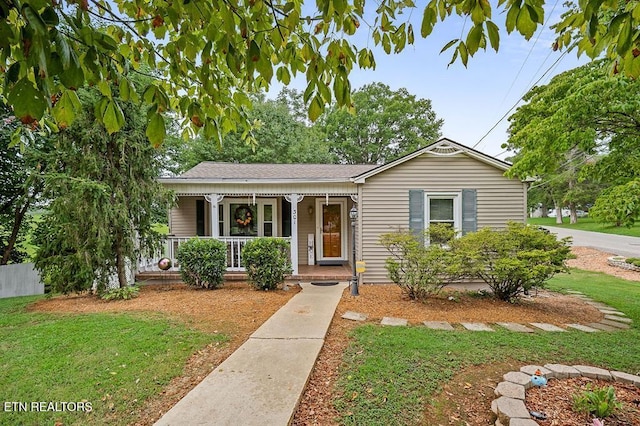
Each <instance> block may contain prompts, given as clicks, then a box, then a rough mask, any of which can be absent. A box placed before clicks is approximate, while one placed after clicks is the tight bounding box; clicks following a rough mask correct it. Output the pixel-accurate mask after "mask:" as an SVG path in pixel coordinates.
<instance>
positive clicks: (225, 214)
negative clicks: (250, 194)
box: [218, 197, 280, 237]
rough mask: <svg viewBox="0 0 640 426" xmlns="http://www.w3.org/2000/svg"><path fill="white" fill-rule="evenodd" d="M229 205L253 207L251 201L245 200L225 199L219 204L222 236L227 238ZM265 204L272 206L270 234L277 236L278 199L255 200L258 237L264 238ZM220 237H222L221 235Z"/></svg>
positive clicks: (229, 229) (229, 225)
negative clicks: (222, 223) (222, 228)
mask: <svg viewBox="0 0 640 426" xmlns="http://www.w3.org/2000/svg"><path fill="white" fill-rule="evenodd" d="M231 204H248V205H254V204H253V202H252V201H251V200H247V199H246V198H226V197H225V199H224V200H223V201H222V202H221V203H220V205H219V207H218V208H222V218H223V221H224V236H225V237H228V236H229V234H230V233H231V211H230V208H231ZM265 204H271V205H272V206H273V211H272V212H271V214H272V220H271V223H272V224H273V229H272V233H273V236H274V237H277V236H279V235H280V234H279V227H278V218H279V216H278V213H279V208H278V199H277V198H257V199H256V202H255V205H256V206H258V237H264V206H265ZM221 236H222V235H221Z"/></svg>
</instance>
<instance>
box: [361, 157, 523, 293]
mask: <svg viewBox="0 0 640 426" xmlns="http://www.w3.org/2000/svg"><path fill="white" fill-rule="evenodd" d="M502 173H503V172H502V171H501V170H499V169H497V168H494V167H492V166H490V165H488V164H485V163H483V162H481V161H477V160H475V159H473V158H470V157H467V156H466V155H464V154H458V155H455V156H451V157H437V156H433V155H430V154H423V155H421V156H419V157H416V158H414V159H412V160H409V161H407V162H405V163H402V164H399V165H397V166H396V167H393V168H391V169H388V170H386V171H384V172H382V173H380V174H378V175H375V176H373V177H370V178H369V179H367V180H366V182H365V183H364V184H363V186H362V202H361V203H360V207H361V214H362V216H361V218H362V226H363V229H364V230H365V233H364V235H363V236H362V258H363V260H365V261H366V262H367V272H365V273H364V274H363V281H364V282H366V283H375V282H388V281H389V280H388V278H387V272H386V270H385V269H384V262H385V259H386V258H387V256H388V254H387V251H386V250H385V249H384V248H383V247H382V246H381V245H380V244H379V243H378V241H379V238H380V235H381V234H383V233H386V232H392V231H395V230H398V229H407V227H408V224H409V190H414V189H420V190H424V191H425V192H427V193H428V192H434V191H441V192H446V191H462V190H463V189H476V190H477V226H478V229H480V228H483V227H487V226H488V227H491V228H503V227H504V226H505V225H506V223H507V222H508V221H510V220H513V221H519V222H524V221H525V211H526V208H525V199H526V198H525V194H524V186H523V185H522V183H521V182H520V181H518V180H514V179H507V178H506V177H504V176H503V174H502Z"/></svg>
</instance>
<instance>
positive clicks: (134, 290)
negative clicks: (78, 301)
mask: <svg viewBox="0 0 640 426" xmlns="http://www.w3.org/2000/svg"><path fill="white" fill-rule="evenodd" d="M139 294H140V289H139V288H138V286H135V285H129V286H126V287H120V288H111V289H109V290H107V291H105V292H103V293H102V294H100V298H101V299H102V300H129V299H133V298H136V297H138V295H139Z"/></svg>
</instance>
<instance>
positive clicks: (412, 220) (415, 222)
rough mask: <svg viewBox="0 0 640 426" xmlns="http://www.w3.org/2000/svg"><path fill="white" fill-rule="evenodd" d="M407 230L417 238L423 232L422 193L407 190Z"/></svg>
mask: <svg viewBox="0 0 640 426" xmlns="http://www.w3.org/2000/svg"><path fill="white" fill-rule="evenodd" d="M409 230H410V231H411V232H412V233H413V234H414V235H415V236H417V237H421V236H422V235H423V231H424V191H423V190H421V189H410V190H409Z"/></svg>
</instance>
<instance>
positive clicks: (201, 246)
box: [176, 238, 227, 289]
mask: <svg viewBox="0 0 640 426" xmlns="http://www.w3.org/2000/svg"><path fill="white" fill-rule="evenodd" d="M176 257H177V259H178V262H179V264H180V275H181V276H182V280H183V281H184V282H185V283H187V284H189V285H191V286H194V287H203V288H209V289H214V288H218V287H220V286H221V285H222V282H223V280H224V273H225V271H226V269H227V245H226V244H225V243H223V242H222V241H220V240H215V239H199V238H191V239H190V240H189V241H187V242H184V243H182V244H180V247H179V248H178V254H177V256H176Z"/></svg>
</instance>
